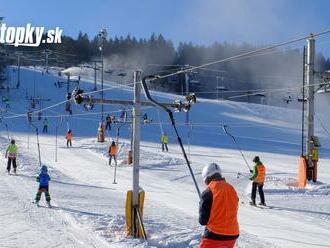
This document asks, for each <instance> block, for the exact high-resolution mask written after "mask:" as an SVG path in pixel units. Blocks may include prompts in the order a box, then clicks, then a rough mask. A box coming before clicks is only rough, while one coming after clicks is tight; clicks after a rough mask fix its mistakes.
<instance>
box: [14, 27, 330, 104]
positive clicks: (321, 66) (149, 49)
mask: <svg viewBox="0 0 330 248" xmlns="http://www.w3.org/2000/svg"><path fill="white" fill-rule="evenodd" d="M99 46H100V41H99V37H98V36H95V37H94V38H92V39H90V38H89V36H88V35H87V34H86V33H82V32H80V33H79V34H78V37H77V38H76V39H74V38H72V37H69V36H62V44H41V46H40V47H38V48H34V50H33V52H31V56H32V57H33V55H36V56H39V58H40V57H43V52H44V50H45V49H49V50H50V51H51V53H50V55H49V58H50V60H49V65H50V66H59V67H70V66H74V65H79V64H81V63H89V62H91V61H93V60H95V59H96V60H97V59H99V58H100V49H99ZM258 48H260V47H257V46H253V45H251V44H248V43H242V44H233V43H228V42H222V43H220V42H215V43H213V44H211V45H207V46H206V45H205V46H201V45H195V44H193V43H191V42H182V43H179V44H178V45H177V46H174V44H173V42H172V41H170V40H167V39H165V38H164V37H163V36H162V35H161V34H159V35H156V34H152V35H151V36H150V37H149V38H140V39H137V38H135V37H132V36H131V35H127V36H126V37H111V38H108V39H106V40H105V41H104V46H103V54H104V56H105V58H106V69H108V70H117V71H124V72H131V71H133V70H134V69H142V70H143V71H144V72H145V73H148V74H149V73H152V74H159V75H166V74H169V73H171V72H175V71H178V70H181V69H183V68H189V67H187V66H195V65H201V64H204V63H208V62H212V61H218V60H221V59H225V58H228V57H231V56H234V55H237V54H242V53H245V52H248V51H251V50H255V49H258ZM9 49H12V50H14V48H9ZM18 50H21V51H23V52H24V51H25V52H26V53H27V54H28V53H29V51H30V50H31V48H24V47H22V48H19V49H18ZM16 51H17V49H16ZM302 57H303V56H302V49H290V48H287V49H278V50H272V51H268V52H264V53H261V54H254V55H252V56H248V57H246V58H243V59H239V60H233V61H230V62H226V63H218V64H216V65H213V66H210V67H207V68H205V69H203V70H196V71H192V72H189V73H188V74H189V79H190V81H189V82H190V85H189V90H190V91H195V92H197V94H199V95H200V96H202V97H206V98H216V97H219V94H220V95H221V96H222V97H224V98H226V97H228V96H230V94H229V93H226V91H231V90H237V89H240V90H244V89H246V90H247V91H248V90H249V89H254V88H258V87H259V88H260V87H262V88H271V87H274V86H275V85H276V86H284V85H298V84H301V79H302V68H303V67H302ZM316 60H317V61H316V62H317V63H316V69H317V70H318V71H325V70H330V60H329V58H325V57H324V56H323V55H322V54H317V59H316ZM32 61H33V60H31V61H29V60H28V59H27V60H25V61H23V64H25V65H31V64H33V63H36V62H32ZM34 61H36V60H34ZM12 63H15V61H12ZM41 63H42V62H41ZM128 75H130V74H129V73H128ZM185 80H186V77H185V75H178V76H175V77H169V78H166V79H163V80H162V81H161V82H159V83H158V84H157V85H156V84H153V88H155V89H160V90H166V91H171V92H185V91H186V88H185V87H186V84H185ZM212 91H214V92H213V93H212Z"/></svg>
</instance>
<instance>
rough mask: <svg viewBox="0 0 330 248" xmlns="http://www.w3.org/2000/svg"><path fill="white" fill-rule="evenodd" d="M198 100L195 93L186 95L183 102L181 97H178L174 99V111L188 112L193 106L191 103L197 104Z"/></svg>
mask: <svg viewBox="0 0 330 248" xmlns="http://www.w3.org/2000/svg"><path fill="white" fill-rule="evenodd" d="M196 102H197V98H196V95H195V94H194V93H191V94H189V95H187V96H186V102H182V101H181V100H180V99H177V100H175V101H174V105H175V107H174V111H175V112H181V111H183V112H188V111H189V110H190V108H191V105H193V104H195V103H196Z"/></svg>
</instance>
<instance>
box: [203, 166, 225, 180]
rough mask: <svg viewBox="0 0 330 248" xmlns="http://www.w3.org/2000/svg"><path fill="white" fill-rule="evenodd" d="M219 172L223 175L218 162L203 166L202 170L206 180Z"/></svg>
mask: <svg viewBox="0 0 330 248" xmlns="http://www.w3.org/2000/svg"><path fill="white" fill-rule="evenodd" d="M217 173H218V174H220V175H221V168H220V166H219V165H217V164H216V163H211V164H209V165H207V166H205V167H204V168H203V171H202V177H203V180H204V181H206V179H207V178H209V177H211V176H213V175H215V174H217Z"/></svg>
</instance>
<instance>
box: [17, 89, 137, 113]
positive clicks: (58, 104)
mask: <svg viewBox="0 0 330 248" xmlns="http://www.w3.org/2000/svg"><path fill="white" fill-rule="evenodd" d="M129 85H133V83H132V84H125V86H129ZM120 87H122V85H121V86H113V87H109V88H105V89H103V90H102V89H101V90H95V91H89V92H84V93H82V95H90V94H95V93H98V92H102V91H109V90H113V89H116V88H120ZM72 100H73V99H70V100H65V101H61V102H58V103H55V104H53V105H50V106H48V107H45V108H43V109H40V110H34V111H31V112H32V113H35V112H43V111H45V110H48V109H52V108H55V107H57V106H60V105H62V104H65V103H67V102H68V101H72ZM19 115H20V116H26V113H24V114H19ZM17 117H18V116H17Z"/></svg>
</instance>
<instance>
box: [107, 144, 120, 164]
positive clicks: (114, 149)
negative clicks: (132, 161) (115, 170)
mask: <svg viewBox="0 0 330 248" xmlns="http://www.w3.org/2000/svg"><path fill="white" fill-rule="evenodd" d="M117 153H118V147H117V145H116V143H115V142H114V141H112V143H111V145H110V146H109V165H111V160H112V157H113V159H114V161H115V165H117Z"/></svg>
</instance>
